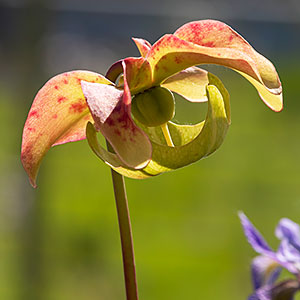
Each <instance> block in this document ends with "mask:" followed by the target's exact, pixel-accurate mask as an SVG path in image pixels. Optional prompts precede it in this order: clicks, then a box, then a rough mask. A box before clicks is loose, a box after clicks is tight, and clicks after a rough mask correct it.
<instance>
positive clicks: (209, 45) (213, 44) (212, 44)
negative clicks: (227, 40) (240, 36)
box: [201, 42, 215, 47]
mask: <svg viewBox="0 0 300 300" xmlns="http://www.w3.org/2000/svg"><path fill="white" fill-rule="evenodd" d="M201 46H204V47H214V46H215V43H214V42H206V43H202V44H201Z"/></svg>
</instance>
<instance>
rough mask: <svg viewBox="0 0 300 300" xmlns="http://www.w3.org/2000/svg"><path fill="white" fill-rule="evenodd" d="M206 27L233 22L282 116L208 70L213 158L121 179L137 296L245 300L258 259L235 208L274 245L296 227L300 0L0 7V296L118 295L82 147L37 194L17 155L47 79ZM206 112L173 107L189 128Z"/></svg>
mask: <svg viewBox="0 0 300 300" xmlns="http://www.w3.org/2000/svg"><path fill="white" fill-rule="evenodd" d="M205 18H214V19H220V20H222V21H225V22H226V23H228V24H230V25H231V26H233V27H234V28H235V29H236V30H237V31H238V32H240V33H241V34H242V35H243V36H245V37H246V38H247V40H248V41H249V42H250V43H251V44H252V45H253V46H254V47H255V48H256V49H257V50H258V51H260V52H261V53H263V54H264V55H265V56H266V57H268V58H269V59H270V60H271V61H272V62H273V63H274V64H275V65H276V67H277V70H278V72H279V74H280V77H281V79H282V82H283V86H284V101H285V108H284V110H283V111H282V112H281V113H274V112H272V111H271V110H269V109H268V108H267V107H266V106H265V105H264V104H263V103H262V101H260V99H259V97H258V95H257V93H256V91H255V89H254V88H253V87H252V86H251V85H250V84H249V83H248V82H246V80H244V79H243V78H241V77H240V76H239V75H237V74H236V73H234V72H232V71H230V70H228V69H226V70H225V69H224V68H221V67H216V66H208V68H209V69H210V70H211V71H212V72H214V73H215V74H218V75H219V76H220V77H221V78H222V79H223V82H224V83H225V85H226V87H227V88H228V90H229V91H230V94H231V99H232V100H231V104H232V125H231V128H230V130H229V133H228V135H227V138H226V139H225V142H224V144H223V146H222V147H221V149H220V150H218V151H217V152H216V153H215V154H214V155H212V156H211V157H209V158H207V159H205V160H203V161H200V162H198V163H196V164H194V165H191V166H189V167H186V168H184V169H181V170H178V171H176V172H173V173H168V174H164V175H161V176H158V177H156V178H153V179H148V180H142V181H134V180H127V181H126V182H127V189H128V196H129V205H130V209H131V216H132V223H133V224H132V225H133V234H134V242H135V251H136V263H137V275H138V282H139V291H140V299H143V300H153V299H155V300H159V299H171V300H179V299H180V300H183V299H212V300H213V299H223V300H226V299H228V300H229V299H230V300H235V299H236V300H240V299H246V297H247V295H248V294H249V293H250V292H251V284H250V272H249V263H250V261H251V258H252V257H253V256H254V255H255V254H254V252H253V250H252V249H251V247H250V246H249V245H248V244H247V242H246V240H245V238H244V236H243V232H242V230H241V226H240V224H239V220H238V217H237V212H238V211H239V210H242V211H244V212H245V213H246V214H247V215H248V216H249V217H250V218H251V220H252V221H253V222H254V223H255V224H256V225H257V227H258V228H260V230H261V231H262V232H263V233H264V235H265V236H266V238H267V240H268V241H269V242H270V244H271V245H272V246H273V247H275V248H276V247H277V244H278V242H277V240H276V238H275V237H274V236H273V231H274V228H275V225H276V223H277V221H278V220H279V219H280V218H281V217H289V218H291V219H292V220H294V221H296V222H300V182H299V181H300V180H299V179H300V158H299V150H300V139H299V132H300V117H299V110H300V102H299V99H298V98H299V92H298V91H299V69H300V61H299V51H300V39H299V36H300V35H299V32H300V2H299V1H298V0H285V1H282V0H253V1H239V0H227V1H222V0H198V1H196V0H185V1H172V0H152V1H137V0H128V1H122V0H115V1H109V0H100V1H93V0H85V1H79V0H56V1H51V0H48V1H46V0H44V1H43V0H23V1H22V0H6V1H3V0H2V1H0V24H1V26H0V66H1V69H0V78H1V80H0V132H1V146H0V299H5V300H71V299H72V300H73V299H76V300H87V299H97V300H119V299H125V296H124V284H123V273H122V263H121V250H120V242H119V233H118V225H117V218H116V211H115V205H114V199H113V194H112V187H111V179H110V170H109V168H108V167H106V166H105V165H104V164H103V163H102V162H100V161H99V160H98V159H97V158H96V157H95V156H94V155H93V153H92V151H91V150H90V149H89V147H88V146H87V143H86V141H81V142H76V143H72V144H67V145H63V146H58V147H55V148H53V149H51V151H50V152H49V154H48V155H47V156H46V158H45V160H44V162H43V164H42V167H41V170H40V174H39V178H38V185H39V187H38V188H37V189H36V190H34V189H32V188H31V187H30V185H29V182H28V179H27V178H26V175H25V172H24V170H23V168H22V166H21V163H20V159H19V152H20V144H21V134H22V126H23V125H24V122H25V119H26V115H27V113H28V110H29V107H30V104H31V101H32V99H33V97H34V95H35V93H36V92H37V90H38V89H39V88H40V87H41V86H42V85H43V84H44V83H45V82H46V81H47V80H48V79H49V78H50V77H52V76H53V75H55V74H58V73H61V72H64V71H68V70H74V69H87V70H92V71H96V72H99V73H105V71H106V69H107V68H108V67H109V66H110V65H111V64H112V63H113V62H114V61H116V60H118V59H121V58H123V57H126V56H137V55H138V52H137V50H136V48H135V46H134V44H133V42H132V41H131V37H132V36H133V37H143V38H145V39H147V40H149V41H150V42H152V43H153V42H154V41H155V40H157V39H158V38H159V37H160V36H162V35H163V34H164V33H171V32H174V31H175V29H176V28H178V27H179V26H180V25H182V24H184V23H186V22H188V21H192V20H198V19H205ZM205 110H206V106H205V105H199V104H188V103H184V102H183V101H180V100H179V101H178V103H177V113H176V116H175V120H176V121H180V122H183V123H193V122H197V121H200V120H201V119H202V118H203V116H204V115H205ZM286 275H287V274H286ZM298 299H300V298H298Z"/></svg>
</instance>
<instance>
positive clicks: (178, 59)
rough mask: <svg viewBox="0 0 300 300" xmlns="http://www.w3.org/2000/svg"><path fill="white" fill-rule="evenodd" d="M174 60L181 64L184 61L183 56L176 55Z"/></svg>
mask: <svg viewBox="0 0 300 300" xmlns="http://www.w3.org/2000/svg"><path fill="white" fill-rule="evenodd" d="M174 61H175V63H176V64H180V63H182V58H180V57H178V56H175V58H174Z"/></svg>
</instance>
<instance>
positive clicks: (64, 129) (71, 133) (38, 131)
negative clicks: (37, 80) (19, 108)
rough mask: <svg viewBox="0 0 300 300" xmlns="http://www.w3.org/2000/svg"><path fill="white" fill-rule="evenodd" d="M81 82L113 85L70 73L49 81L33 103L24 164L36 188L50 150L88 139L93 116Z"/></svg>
mask: <svg viewBox="0 0 300 300" xmlns="http://www.w3.org/2000/svg"><path fill="white" fill-rule="evenodd" d="M81 80H85V81H88V82H97V83H103V84H111V82H110V81H109V80H107V79H106V78H104V77H103V76H101V75H99V74H97V73H93V72H88V71H73V72H68V73H64V74H60V75H57V76H55V77H53V78H52V79H50V80H49V81H48V82H47V83H46V84H45V85H44V86H43V87H42V88H41V90H40V91H39V92H38V93H37V95H36V97H35V99H34V101H33V103H32V106H31V109H30V111H29V113H28V117H27V120H26V123H25V126H24V131H23V138H22V152H21V160H22V164H23V166H24V169H25V171H26V172H27V174H28V176H29V178H30V182H31V184H32V185H33V186H34V187H35V186H36V175H37V172H38V169H39V166H40V163H41V160H42V158H43V157H44V155H45V154H46V152H47V151H48V150H49V148H50V147H51V146H53V145H56V144H62V143H66V142H70V141H77V140H82V139H84V138H85V127H86V123H87V122H88V121H89V120H90V116H89V110H88V107H87V104H86V101H85V98H84V95H83V93H82V90H81V85H80V83H81Z"/></svg>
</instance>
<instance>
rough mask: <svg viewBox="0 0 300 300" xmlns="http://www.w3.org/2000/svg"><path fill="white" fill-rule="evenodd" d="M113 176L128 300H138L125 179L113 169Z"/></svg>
mask: <svg viewBox="0 0 300 300" xmlns="http://www.w3.org/2000/svg"><path fill="white" fill-rule="evenodd" d="M108 148H110V145H108ZM111 175H112V181H113V188H114V194H115V199H116V207H117V212H118V221H119V229H120V236H121V245H122V257H123V269H124V277H125V288H126V299H127V300H138V289H137V281H136V272H135V260H134V250H133V240H132V232H131V223H130V215H129V209H128V202H127V196H126V189H125V182H124V177H123V176H122V175H120V174H119V173H117V172H115V171H114V170H113V169H111Z"/></svg>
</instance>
